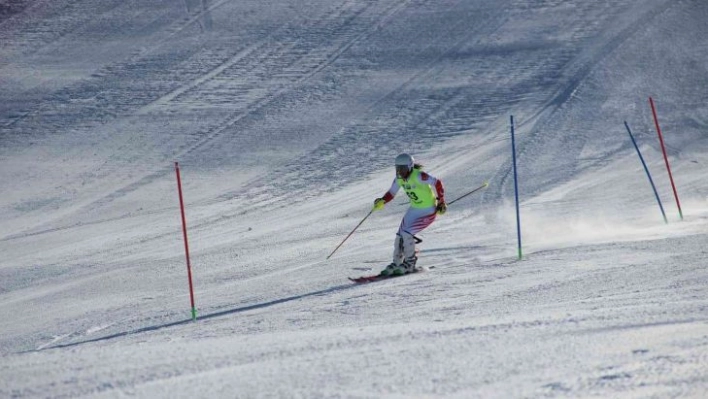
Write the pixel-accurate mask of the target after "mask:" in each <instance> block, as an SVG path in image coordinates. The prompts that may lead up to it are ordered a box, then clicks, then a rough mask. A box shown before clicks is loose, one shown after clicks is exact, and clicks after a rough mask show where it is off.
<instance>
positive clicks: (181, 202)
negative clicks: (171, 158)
mask: <svg viewBox="0 0 708 399" xmlns="http://www.w3.org/2000/svg"><path fill="white" fill-rule="evenodd" d="M175 172H176V173H177V192H178V194H179V209H180V211H181V213H182V235H183V236H184V253H185V256H186V258H187V277H188V279H189V299H190V301H191V304H192V320H197V308H195V307H194V288H193V285H192V265H191V263H190V261H189V242H188V241H187V219H186V218H185V217H184V200H183V199H182V179H180V176H179V164H178V163H177V162H175Z"/></svg>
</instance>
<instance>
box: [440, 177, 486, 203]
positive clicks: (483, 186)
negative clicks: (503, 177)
mask: <svg viewBox="0 0 708 399" xmlns="http://www.w3.org/2000/svg"><path fill="white" fill-rule="evenodd" d="M487 186H489V182H486V181H485V182H484V184H482V185H481V186H479V187H477V188H475V189H474V190H472V191H470V192H469V193H467V194H465V195H463V196H461V197H458V198H456V199H454V200H452V201H450V202H448V203H447V204H448V205H452V204H454V203H455V202H457V201H459V200H461V199H463V198H465V197H466V196H468V195H470V194H474V193H476V192H477V191H479V190H481V189H483V188H486V187H487Z"/></svg>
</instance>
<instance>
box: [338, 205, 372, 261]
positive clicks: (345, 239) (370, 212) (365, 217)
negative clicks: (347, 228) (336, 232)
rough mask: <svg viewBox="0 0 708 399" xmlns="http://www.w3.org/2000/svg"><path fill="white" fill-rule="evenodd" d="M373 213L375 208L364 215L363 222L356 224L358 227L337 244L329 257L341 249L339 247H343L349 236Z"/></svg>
mask: <svg viewBox="0 0 708 399" xmlns="http://www.w3.org/2000/svg"><path fill="white" fill-rule="evenodd" d="M372 213H374V209H373V208H372V209H371V210H370V211H369V213H368V214H367V215H366V216H364V218H363V219H361V222H359V224H357V225H356V227H355V228H354V230H352V232H351V233H349V234H348V235H347V236H346V237H345V238H344V240H342V242H341V243H340V244H339V245H337V248H335V249H334V251H332V253H331V254H329V256H327V259H329V258H330V257H331V256H332V255H334V253H335V252H337V250H338V249H339V247H341V246H342V245H343V244H344V242H345V241H347V240H348V239H349V237H351V235H352V234H354V232H355V231H356V229H358V228H359V226H361V225H362V223H364V220H366V219H367V218H368V217H369V216H371V214H372Z"/></svg>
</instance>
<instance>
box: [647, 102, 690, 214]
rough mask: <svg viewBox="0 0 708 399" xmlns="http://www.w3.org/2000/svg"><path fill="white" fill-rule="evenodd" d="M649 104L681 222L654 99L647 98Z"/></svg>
mask: <svg viewBox="0 0 708 399" xmlns="http://www.w3.org/2000/svg"><path fill="white" fill-rule="evenodd" d="M649 104H650V105H651V113H652V115H653V116H654V125H655V126H656V132H657V133H658V134H659V143H661V151H662V152H663V153H664V162H665V163H666V170H667V171H669V180H670V181H671V188H672V189H673V190H674V198H676V206H677V207H678V211H679V216H681V220H683V212H682V211H681V203H680V202H679V197H678V193H677V192H676V184H674V177H673V175H672V174H671V166H669V157H667V156H666V146H664V136H663V135H662V134H661V128H660V127H659V118H657V117H656V107H655V106H654V99H653V98H651V97H649Z"/></svg>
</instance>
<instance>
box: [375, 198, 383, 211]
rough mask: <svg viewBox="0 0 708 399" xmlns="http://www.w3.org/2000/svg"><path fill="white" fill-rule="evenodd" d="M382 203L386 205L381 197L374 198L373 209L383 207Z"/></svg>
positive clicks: (378, 209)
mask: <svg viewBox="0 0 708 399" xmlns="http://www.w3.org/2000/svg"><path fill="white" fill-rule="evenodd" d="M384 205H386V201H385V200H384V199H383V198H376V199H375V200H374V210H375V211H380V210H382V209H383V208H384Z"/></svg>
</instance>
